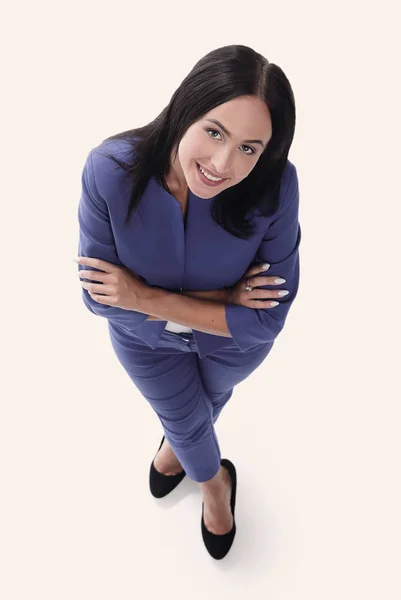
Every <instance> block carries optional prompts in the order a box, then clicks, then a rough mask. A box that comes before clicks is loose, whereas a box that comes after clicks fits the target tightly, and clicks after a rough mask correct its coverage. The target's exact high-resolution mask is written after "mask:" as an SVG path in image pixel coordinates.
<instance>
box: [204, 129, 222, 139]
mask: <svg viewBox="0 0 401 600" xmlns="http://www.w3.org/2000/svg"><path fill="white" fill-rule="evenodd" d="M211 131H212V132H213V133H218V134H219V135H220V132H219V131H216V129H207V132H208V133H210V132H211ZM212 137H213V136H212Z"/></svg>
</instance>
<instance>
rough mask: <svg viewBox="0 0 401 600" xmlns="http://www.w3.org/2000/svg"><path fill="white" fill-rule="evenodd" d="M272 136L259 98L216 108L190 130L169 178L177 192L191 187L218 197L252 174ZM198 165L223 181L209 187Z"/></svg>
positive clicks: (245, 98)
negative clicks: (215, 121)
mask: <svg viewBox="0 0 401 600" xmlns="http://www.w3.org/2000/svg"><path fill="white" fill-rule="evenodd" d="M211 120H217V121H219V124H216V123H214V122H211ZM271 135H272V123H271V119H270V113H269V110H268V108H267V106H266V104H265V103H264V102H263V101H262V100H260V99H259V98H257V97H256V96H241V97H238V98H234V99H233V100H230V101H229V102H225V103H224V104H221V105H220V106H217V107H215V108H213V109H212V110H211V111H209V112H208V113H206V114H205V115H203V117H202V118H201V119H200V120H199V121H197V122H196V123H193V124H192V125H191V127H189V129H188V130H187V132H186V133H185V135H184V136H183V138H182V140H181V142H180V144H179V146H178V156H177V158H176V160H175V162H174V163H173V164H172V170H171V172H170V173H169V175H168V177H169V178H170V181H171V182H172V185H173V187H175V188H176V189H181V190H183V189H184V190H185V188H186V186H188V187H189V188H190V190H191V191H192V192H193V193H194V194H195V195H196V196H199V197H201V198H210V197H212V196H215V195H216V194H218V193H220V192H221V191H223V190H225V189H227V188H229V187H231V186H233V185H236V184H237V183H239V182H240V181H242V179H245V177H247V175H249V173H250V172H251V171H252V169H253V168H254V166H255V165H256V163H257V162H258V159H259V157H260V156H261V154H262V152H263V150H264V149H265V148H266V146H267V144H268V142H269V140H270V138H271ZM260 142H261V143H260ZM198 165H200V166H201V167H203V168H204V169H205V170H206V171H207V172H208V173H209V174H211V175H215V176H217V177H219V178H221V179H222V180H221V181H220V182H216V183H214V182H211V183H212V184H214V185H208V183H207V182H208V181H209V180H208V179H205V178H204V175H202V173H201V172H200V170H199V167H198Z"/></svg>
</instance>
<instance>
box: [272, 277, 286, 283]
mask: <svg viewBox="0 0 401 600" xmlns="http://www.w3.org/2000/svg"><path fill="white" fill-rule="evenodd" d="M274 283H285V279H283V278H282V277H277V279H275V280H274Z"/></svg>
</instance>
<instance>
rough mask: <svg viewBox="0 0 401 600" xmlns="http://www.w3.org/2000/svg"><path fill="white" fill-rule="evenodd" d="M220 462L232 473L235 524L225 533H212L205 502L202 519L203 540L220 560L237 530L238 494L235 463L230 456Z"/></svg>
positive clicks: (230, 544)
mask: <svg viewBox="0 0 401 600" xmlns="http://www.w3.org/2000/svg"><path fill="white" fill-rule="evenodd" d="M220 464H221V465H222V466H223V467H225V468H226V469H227V471H228V472H229V474H230V477H231V482H232V488H231V501H230V504H231V512H232V515H233V526H232V528H231V529H230V531H228V532H227V533H223V534H221V535H219V534H218V533H212V532H211V531H209V530H208V529H207V528H206V525H205V521H204V519H203V512H204V503H203V502H202V520H201V528H202V538H203V542H204V544H205V546H206V549H207V551H208V552H209V554H210V556H212V557H213V558H215V559H216V560H220V559H221V558H224V557H225V556H226V554H227V553H228V551H229V550H230V548H231V546H232V544H233V541H234V537H235V533H236V531H237V527H236V525H235V516H234V515H235V500H236V495H237V471H236V469H235V466H234V465H233V463H232V462H231V461H230V460H228V458H222V459H221V462H220Z"/></svg>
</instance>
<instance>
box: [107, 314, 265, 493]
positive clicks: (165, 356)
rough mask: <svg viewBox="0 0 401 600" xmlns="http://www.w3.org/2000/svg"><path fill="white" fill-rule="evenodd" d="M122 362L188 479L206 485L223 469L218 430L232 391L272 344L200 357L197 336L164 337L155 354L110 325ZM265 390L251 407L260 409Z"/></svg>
mask: <svg viewBox="0 0 401 600" xmlns="http://www.w3.org/2000/svg"><path fill="white" fill-rule="evenodd" d="M108 330H109V335H110V340H111V343H112V346H113V348H114V351H115V353H116V355H117V358H118V360H119V361H120V363H121V364H122V366H123V367H124V369H125V371H126V372H127V373H128V375H129V377H130V378H131V380H132V381H133V382H134V384H135V386H136V387H137V389H138V390H139V391H140V392H141V394H142V395H143V396H144V398H145V399H146V400H147V401H148V403H149V404H150V406H151V407H152V409H153V410H154V411H155V412H156V415H157V417H158V418H159V420H160V422H161V424H162V427H163V430H164V434H165V436H166V438H167V440H168V441H169V443H170V446H171V448H172V450H173V452H174V454H175V455H176V456H177V458H178V460H179V461H180V463H181V465H182V467H183V469H184V470H185V472H186V473H187V475H188V477H189V478H190V479H192V480H193V481H197V482H203V481H208V480H209V479H211V478H212V477H214V476H215V475H216V473H217V472H218V470H219V468H220V461H221V451H220V447H219V443H218V440H217V437H216V433H215V428H214V424H215V423H216V421H217V419H218V417H219V415H220V413H221V411H222V409H223V407H224V406H225V404H226V403H227V402H228V400H229V399H230V398H231V396H232V393H233V388H234V386H235V385H237V384H238V383H239V382H241V381H244V380H245V379H246V378H247V377H248V376H249V375H250V374H251V373H252V372H253V371H255V369H256V368H257V367H258V366H259V365H260V364H261V363H262V362H263V360H264V359H265V358H266V356H267V355H268V353H269V352H270V350H271V348H272V346H273V343H272V342H268V343H266V344H259V345H258V346H256V347H255V348H253V349H251V350H248V351H247V352H241V351H240V350H239V349H238V348H236V347H235V346H233V347H231V348H225V349H220V350H218V351H217V352H216V353H214V354H212V355H208V356H206V357H204V358H200V357H199V352H198V348H197V343H196V340H195V336H194V335H193V334H189V333H185V334H178V333H172V332H168V331H164V332H163V333H162V335H161V337H160V339H159V342H158V344H157V348H156V349H152V348H150V347H149V345H148V344H146V343H145V342H144V341H143V340H141V339H140V338H139V337H137V336H136V334H135V333H133V332H130V331H128V330H127V329H125V328H123V327H121V326H119V325H117V324H116V323H115V321H113V320H109V322H108ZM267 396H268V392H267V387H266V388H262V389H260V393H259V394H258V397H256V398H249V403H250V404H251V403H252V404H253V405H256V403H257V404H258V405H259V406H260V403H261V402H262V403H263V402H264V400H265V399H266V398H267Z"/></svg>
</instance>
